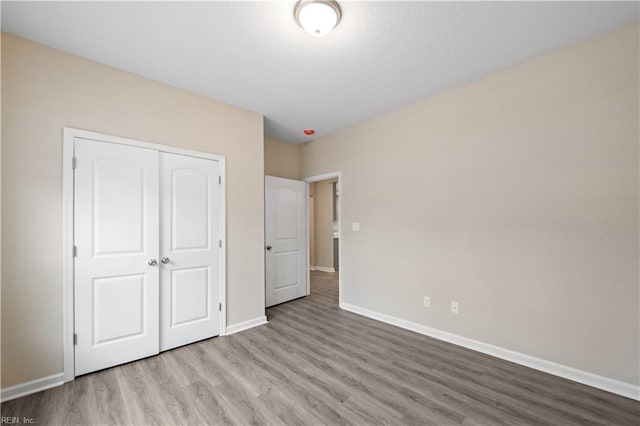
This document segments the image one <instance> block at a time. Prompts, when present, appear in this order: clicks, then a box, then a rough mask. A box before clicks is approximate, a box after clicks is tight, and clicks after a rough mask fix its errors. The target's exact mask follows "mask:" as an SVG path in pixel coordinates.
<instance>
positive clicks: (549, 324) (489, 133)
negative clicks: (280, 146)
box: [302, 25, 640, 385]
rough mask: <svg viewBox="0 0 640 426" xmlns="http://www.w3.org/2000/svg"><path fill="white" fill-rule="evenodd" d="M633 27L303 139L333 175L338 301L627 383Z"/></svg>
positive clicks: (633, 252)
mask: <svg viewBox="0 0 640 426" xmlns="http://www.w3.org/2000/svg"><path fill="white" fill-rule="evenodd" d="M638 35H639V34H638V26H637V25H634V26H630V27H626V28H623V29H621V30H617V31H615V32H612V33H609V34H606V35H604V36H601V37H598V38H595V39H592V40H590V41H587V42H585V43H581V44H578V45H575V46H572V47H569V48H566V49H563V50H560V51H557V52H555V53H551V54H548V55H546V56H543V57H540V58H537V59H535V60H531V61H528V62H526V63H523V64H520V65H518V66H515V67H513V68H510V69H507V70H504V71H502V72H498V73H495V74H492V75H489V76H487V77H484V78H481V79H479V80H477V81H474V82H472V83H470V84H467V85H464V86H461V87H459V88H456V89H454V90H450V91H447V92H444V93H442V94H439V95H436V96H433V97H430V98H428V99H424V100H422V101H420V102H417V103H414V104H412V105H409V106H407V107H404V108H402V109H399V110H396V111H394V112H391V113H389V114H386V115H383V116H381V117H379V118H376V119H374V120H371V121H368V122H366V123H363V124H361V125H358V126H356V127H353V128H350V129H347V130H344V131H341V132H338V133H336V134H333V135H330V136H327V137H323V138H320V139H318V140H316V141H314V142H312V143H310V144H308V145H306V146H304V147H303V148H302V161H303V174H304V175H305V176H312V175H318V174H322V173H326V172H332V171H336V170H341V171H342V172H343V181H342V188H343V193H342V195H343V198H342V203H343V204H342V206H343V217H342V219H343V220H344V222H345V225H344V227H343V229H345V234H344V235H342V238H343V243H342V244H343V245H342V247H343V253H342V256H343V263H344V265H341V268H342V285H343V294H342V297H343V301H344V302H346V303H350V304H353V305H357V306H360V307H364V308H367V309H370V310H373V311H377V312H380V313H384V314H389V315H392V316H396V317H399V318H403V319H406V320H410V321H414V322H417V323H421V324H425V325H428V326H431V327H435V328H437V329H441V330H445V331H448V332H452V333H456V334H459V335H462V336H466V337H469V338H472V339H476V340H479V341H483V342H487V343H491V344H494V345H498V346H501V347H504V348H508V349H512V350H515V351H518V352H522V353H525V354H530V355H533V356H535V357H540V358H543V359H546V360H550V361H554V362H557V363H561V364H565V365H568V366H571V367H575V368H578V369H581V370H586V371H589V372H593V373H596V374H599V375H603V376H606V377H609V378H613V379H617V380H621V381H624V382H628V383H632V384H636V385H637V384H638V383H639V380H638V375H639V372H638V359H639V358H640V354H639V353H638V348H639V344H640V342H639V341H638V339H639V337H638V334H639V333H638V330H639V319H640V318H639V309H638V300H639V290H638V283H639V277H638V270H639V265H638V262H639V260H638V259H639V257H638V255H639V253H638V205H639V200H638V177H639V176H638V151H639V149H638V148H639V132H638V116H639V107H638V103H639V99H638V96H639V95H638V91H639V83H638V80H639V74H638V73H639V70H638V62H639V58H638ZM356 221H357V222H360V229H361V230H360V232H352V231H351V225H350V224H351V222H356ZM425 295H427V296H431V304H432V307H431V308H430V309H426V308H424V307H423V306H422V299H423V296H425ZM450 301H458V302H459V303H460V314H459V315H453V314H450V313H449V312H448V311H449V303H450Z"/></svg>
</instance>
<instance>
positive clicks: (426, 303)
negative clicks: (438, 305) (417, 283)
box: [424, 296, 431, 308]
mask: <svg viewBox="0 0 640 426" xmlns="http://www.w3.org/2000/svg"><path fill="white" fill-rule="evenodd" d="M424 307H425V308H430V307H431V298H430V297H429V296H425V297H424Z"/></svg>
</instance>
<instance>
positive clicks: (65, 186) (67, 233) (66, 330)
mask: <svg viewBox="0 0 640 426" xmlns="http://www.w3.org/2000/svg"><path fill="white" fill-rule="evenodd" d="M76 138H78V139H90V140H94V141H98V142H108V143H114V144H120V145H128V146H135V147H139V148H146V149H153V150H156V151H160V152H167V153H171V154H179V155H186V156H189V157H196V158H203V159H207V160H215V161H218V164H219V165H220V177H221V182H220V203H219V204H220V205H219V217H220V224H219V225H220V239H221V240H222V248H223V249H222V250H220V259H219V271H220V276H219V282H220V303H221V306H222V309H221V310H220V312H219V315H220V334H219V336H224V335H225V334H226V328H227V301H226V288H227V280H226V276H227V272H226V264H227V261H226V247H227V238H226V211H227V209H226V195H225V187H226V168H225V157H224V155H218V154H210V153H206V152H199V151H192V150H189V149H183V148H176V147H173V146H168V145H162V144H156V143H150V142H143V141H139V140H135V139H128V138H123V137H119V136H110V135H105V134H102V133H96V132H90V131H87V130H80V129H75V128H71V127H64V128H63V129H62V356H63V358H62V367H63V379H64V382H65V383H67V382H70V381H72V380H74V379H75V351H74V348H73V346H74V344H73V333H74V330H75V327H74V303H75V301H74V257H73V245H74V217H73V213H74V204H73V203H74V201H73V200H74V191H75V188H74V179H73V177H74V171H73V158H74V154H75V152H74V140H75V139H76Z"/></svg>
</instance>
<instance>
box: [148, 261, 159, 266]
mask: <svg viewBox="0 0 640 426" xmlns="http://www.w3.org/2000/svg"><path fill="white" fill-rule="evenodd" d="M147 263H148V264H149V266H156V265H157V264H158V261H157V260H155V259H149V261H148V262H147Z"/></svg>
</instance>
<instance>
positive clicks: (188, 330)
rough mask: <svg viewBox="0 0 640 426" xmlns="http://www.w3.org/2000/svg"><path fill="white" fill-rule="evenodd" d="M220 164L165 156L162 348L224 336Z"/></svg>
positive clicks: (162, 159)
mask: <svg viewBox="0 0 640 426" xmlns="http://www.w3.org/2000/svg"><path fill="white" fill-rule="evenodd" d="M219 175H220V173H219V163H218V162H217V161H214V160H206V159H202V158H195V157H190V156H185V155H177V154H170V153H164V152H163V153H160V188H161V196H160V235H161V237H160V256H161V259H162V262H163V263H162V265H161V268H160V274H161V277H160V293H161V294H160V300H161V306H160V350H167V349H171V348H174V347H176V346H181V345H185V344H187V343H191V342H195V341H198V340H202V339H206V338H209V337H213V336H216V335H218V334H220V315H219V306H218V305H219V302H220V285H222V283H220V282H219V281H220V279H219V276H220V269H219V259H220V247H219V239H220V217H219V206H220V185H219V180H218V178H219Z"/></svg>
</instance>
